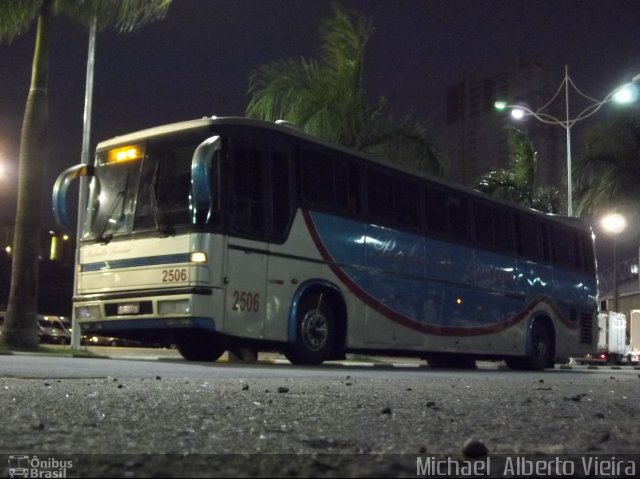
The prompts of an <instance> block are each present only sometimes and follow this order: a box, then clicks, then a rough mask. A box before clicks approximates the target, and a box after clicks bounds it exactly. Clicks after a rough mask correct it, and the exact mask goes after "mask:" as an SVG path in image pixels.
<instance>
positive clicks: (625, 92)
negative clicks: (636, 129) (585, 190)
mask: <svg viewBox="0 0 640 479" xmlns="http://www.w3.org/2000/svg"><path fill="white" fill-rule="evenodd" d="M637 83H640V74H638V75H636V76H634V77H633V79H632V80H631V82H629V83H626V84H624V85H622V86H620V87H618V88H616V89H615V90H613V91H612V92H611V93H609V94H608V95H607V96H606V97H605V98H604V100H596V99H595V98H591V97H590V96H587V95H585V94H584V93H582V92H581V91H580V90H579V89H578V87H576V85H575V83H573V80H571V78H570V77H569V67H568V66H566V65H565V67H564V80H563V81H562V83H561V84H560V87H559V88H558V91H556V94H555V95H553V98H551V100H549V101H548V102H547V103H546V104H545V105H544V106H543V107H542V108H540V109H538V110H536V111H533V110H531V109H530V108H527V107H526V106H522V105H509V104H508V103H507V102H505V101H496V102H495V108H496V109H497V110H506V109H510V110H511V116H512V117H513V118H514V119H516V120H522V119H524V118H526V117H529V116H531V117H533V118H535V119H536V120H538V121H541V122H542V123H547V124H549V125H560V126H561V127H562V128H564V129H565V130H566V131H567V216H573V184H572V179H571V127H572V126H573V125H575V124H576V123H577V122H579V121H581V120H584V119H586V118H589V117H590V116H591V115H593V114H594V113H596V112H597V111H599V110H600V108H602V106H603V105H605V104H606V103H609V102H611V101H613V102H616V103H621V104H626V103H633V102H634V101H636V100H637V99H638V87H637V86H636V84H637ZM569 86H571V87H572V88H573V89H574V90H575V91H576V92H577V93H578V94H579V95H580V96H582V97H584V98H586V99H587V100H589V101H590V102H591V104H590V105H589V106H587V107H586V108H585V109H584V110H582V111H581V112H580V113H579V114H578V115H577V116H576V117H574V118H570V113H569ZM563 89H564V97H565V113H566V115H565V119H564V120H562V119H560V118H556V117H554V116H552V115H549V114H548V113H545V112H544V110H545V109H546V108H547V107H548V106H549V105H550V104H551V103H552V102H553V101H554V100H555V99H556V98H557V97H558V95H559V94H560V92H561V91H562V90H563Z"/></svg>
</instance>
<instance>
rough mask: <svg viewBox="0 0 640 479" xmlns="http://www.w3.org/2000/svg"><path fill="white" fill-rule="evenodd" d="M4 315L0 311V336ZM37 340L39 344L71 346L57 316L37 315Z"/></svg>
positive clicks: (69, 335)
mask: <svg viewBox="0 0 640 479" xmlns="http://www.w3.org/2000/svg"><path fill="white" fill-rule="evenodd" d="M5 315H6V313H5V312H4V311H0V335H1V334H2V328H3V326H4V317H5ZM37 333H38V339H39V340H40V342H41V343H53V344H71V333H70V332H69V331H68V330H67V329H66V328H65V327H64V325H63V324H62V322H61V321H60V319H59V318H58V316H51V315H46V316H45V315H42V314H39V315H38V330H37Z"/></svg>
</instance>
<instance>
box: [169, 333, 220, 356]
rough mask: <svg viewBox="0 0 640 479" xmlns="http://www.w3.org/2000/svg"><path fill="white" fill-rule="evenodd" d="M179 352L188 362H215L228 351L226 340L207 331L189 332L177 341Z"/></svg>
mask: <svg viewBox="0 0 640 479" xmlns="http://www.w3.org/2000/svg"><path fill="white" fill-rule="evenodd" d="M176 346H177V348H178V351H180V354H181V355H182V357H183V358H184V359H186V360H187V361H203V362H215V361H217V360H218V359H220V356H222V354H223V353H224V352H225V351H226V349H227V344H226V341H224V338H223V337H222V336H221V335H219V334H215V333H210V332H206V331H188V332H184V333H182V334H180V335H179V336H178V338H177V339H176Z"/></svg>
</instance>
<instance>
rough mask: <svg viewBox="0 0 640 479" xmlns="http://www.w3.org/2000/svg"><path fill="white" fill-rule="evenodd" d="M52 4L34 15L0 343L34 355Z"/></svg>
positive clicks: (36, 342) (46, 156)
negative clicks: (10, 252)
mask: <svg viewBox="0 0 640 479" xmlns="http://www.w3.org/2000/svg"><path fill="white" fill-rule="evenodd" d="M50 13H51V0H46V1H45V2H44V3H43V6H42V9H41V10H40V12H39V13H38V27H37V28H38V29H37V35H36V44H35V51H34V54H33V66H32V72H31V87H30V89H29V96H28V97H27V105H26V109H25V114H24V121H23V124H22V137H21V141H20V165H19V172H18V174H19V180H18V207H17V212H16V224H15V232H14V237H13V249H12V255H13V258H12V271H11V289H10V292H9V302H8V308H7V317H6V319H5V325H4V334H3V341H4V343H5V344H6V345H7V346H8V347H10V348H15V349H31V350H32V349H36V348H37V347H38V337H37V334H36V317H37V303H38V254H39V252H40V214H41V203H42V188H43V176H44V169H45V164H46V162H47V160H48V147H47V136H48V134H47V129H48V128H47V124H48V99H47V83H48V71H47V70H48V47H47V30H48V24H49V17H50Z"/></svg>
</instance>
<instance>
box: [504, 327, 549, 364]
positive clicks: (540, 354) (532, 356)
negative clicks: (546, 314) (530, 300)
mask: <svg viewBox="0 0 640 479" xmlns="http://www.w3.org/2000/svg"><path fill="white" fill-rule="evenodd" d="M530 341H531V351H529V353H528V354H527V355H526V356H524V357H516V358H507V359H506V360H505V362H506V363H507V366H509V368H510V369H518V370H533V371H541V370H543V369H545V368H547V367H550V366H551V365H552V364H553V336H552V334H551V330H550V329H549V326H547V325H546V324H544V323H542V322H541V321H536V322H534V323H533V327H532V328H531V337H530Z"/></svg>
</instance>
